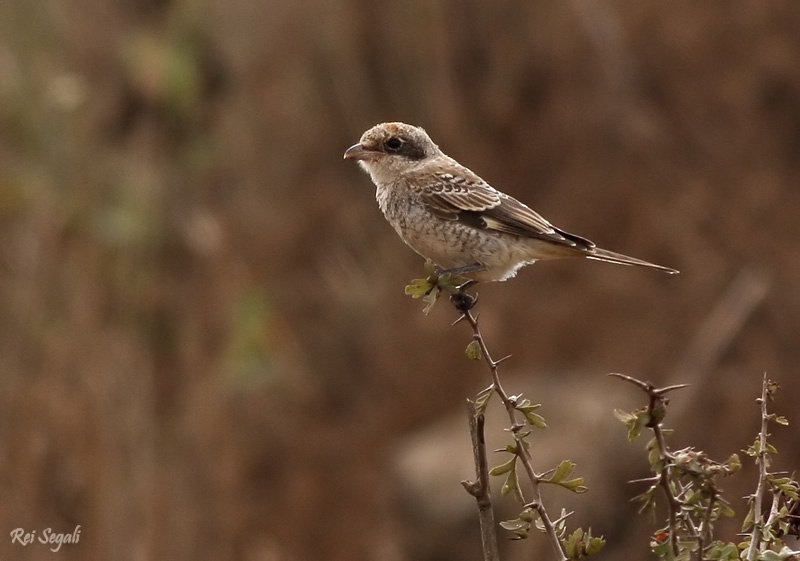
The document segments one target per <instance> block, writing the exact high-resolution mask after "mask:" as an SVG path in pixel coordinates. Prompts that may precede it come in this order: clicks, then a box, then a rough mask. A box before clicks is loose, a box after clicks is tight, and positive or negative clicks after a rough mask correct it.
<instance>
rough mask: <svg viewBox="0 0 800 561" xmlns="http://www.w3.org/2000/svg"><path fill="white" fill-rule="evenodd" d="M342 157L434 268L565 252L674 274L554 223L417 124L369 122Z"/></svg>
mask: <svg viewBox="0 0 800 561" xmlns="http://www.w3.org/2000/svg"><path fill="white" fill-rule="evenodd" d="M344 157H345V158H346V159H350V160H358V163H359V164H360V165H361V167H362V168H363V169H364V170H365V171H366V172H367V173H369V175H370V177H371V178H372V181H373V182H374V183H375V185H376V186H377V192H376V198H377V199H378V205H379V206H380V208H381V210H382V211H383V214H384V216H385V217H386V219H387V220H388V221H389V223H390V224H391V225H392V226H393V227H394V229H395V230H396V231H397V233H398V234H399V235H400V238H402V240H403V241H404V242H406V244H408V245H409V246H410V247H411V249H413V250H414V251H416V252H417V253H419V254H420V255H421V256H423V257H425V258H427V259H430V260H431V261H433V262H434V263H435V264H436V265H437V267H439V272H440V274H443V273H451V274H454V275H460V276H464V277H467V278H469V279H471V280H473V281H480V282H487V281H504V280H506V279H509V278H512V277H513V276H514V275H516V274H517V271H518V270H519V269H520V268H521V267H523V266H525V265H530V264H531V263H534V262H535V261H540V260H546V259H561V258H564V257H587V258H589V259H597V260H599V261H608V262H611V263H619V264H621V265H637V266H641V267H650V268H653V269H659V270H661V271H665V272H667V273H677V272H678V271H676V270H675V269H670V268H668V267H662V266H661V265H655V264H653V263H648V262H647V261H642V260H641V259H636V258H634V257H628V256H627V255H622V254H620V253H614V252H613V251H608V250H605V249H600V248H599V247H596V246H595V244H594V243H592V242H591V241H589V240H587V239H586V238H582V237H580V236H576V235H574V234H570V233H567V232H565V231H563V230H560V229H558V228H556V227H555V226H553V225H552V224H550V223H549V222H548V221H547V220H545V219H544V218H542V217H541V216H540V215H539V214H538V213H536V212H535V211H533V210H531V209H530V208H528V207H527V206H525V205H524V204H522V203H521V202H519V201H518V200H516V199H515V198H513V197H510V196H508V195H506V194H505V193H501V192H500V191H498V190H497V189H495V188H494V187H492V186H491V185H489V184H488V183H486V181H484V180H483V179H481V178H480V177H478V176H477V175H476V174H475V173H474V172H472V171H471V170H470V169H468V168H466V167H464V166H462V165H461V164H459V163H458V162H456V161H455V160H454V159H453V158H451V157H449V156H447V155H445V153H444V152H442V151H441V150H440V149H439V147H438V146H437V145H436V144H434V143H433V141H432V140H431V139H430V137H429V136H428V134H427V133H426V132H425V131H424V130H423V129H421V128H419V127H415V126H412V125H407V124H405V123H382V124H380V125H376V126H374V127H372V128H371V129H369V130H368V131H367V132H365V133H364V134H363V135H362V136H361V141H360V142H359V143H358V144H355V145H354V146H351V147H350V148H348V149H347V151H346V152H345V153H344Z"/></svg>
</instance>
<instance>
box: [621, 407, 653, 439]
mask: <svg viewBox="0 0 800 561" xmlns="http://www.w3.org/2000/svg"><path fill="white" fill-rule="evenodd" d="M614 415H615V416H616V417H617V419H619V420H620V421H622V422H623V423H625V425H626V426H627V427H628V440H629V441H630V442H633V441H634V440H636V438H637V437H638V436H639V434H641V432H642V429H643V428H644V427H646V426H647V425H648V424H649V423H650V421H651V418H650V414H649V413H648V412H647V408H646V407H645V408H641V409H637V410H636V411H634V412H632V413H628V412H626V411H621V410H619V409H615V410H614Z"/></svg>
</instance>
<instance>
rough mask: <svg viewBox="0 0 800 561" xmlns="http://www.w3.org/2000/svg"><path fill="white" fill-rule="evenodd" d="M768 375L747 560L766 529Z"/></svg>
mask: <svg viewBox="0 0 800 561" xmlns="http://www.w3.org/2000/svg"><path fill="white" fill-rule="evenodd" d="M768 385H769V383H768V381H767V375H766V374H764V382H763V384H762V386H761V397H760V398H759V399H758V401H759V403H760V405H761V430H760V431H759V432H758V456H756V463H758V486H757V487H756V493H755V496H754V497H753V531H752V532H751V534H750V547H749V548H748V550H747V561H755V560H756V557H757V556H758V550H759V546H760V545H761V532H762V530H763V529H764V515H763V513H762V511H761V509H762V508H763V502H764V495H765V494H766V492H767V487H768V486H769V481H768V480H767V476H768V472H767V467H768V465H767V425H768V421H769V416H768V415H767V387H768Z"/></svg>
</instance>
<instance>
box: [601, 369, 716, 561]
mask: <svg viewBox="0 0 800 561" xmlns="http://www.w3.org/2000/svg"><path fill="white" fill-rule="evenodd" d="M609 376H615V377H617V378H620V379H622V380H625V381H627V382H630V383H632V384H634V385H636V386H639V387H640V388H641V389H642V390H643V391H644V392H645V393H646V394H647V396H648V398H649V404H648V406H647V416H648V418H649V420H648V422H647V424H646V425H645V426H646V427H647V428H649V429H651V430H652V431H653V435H654V437H655V439H656V445H657V446H658V459H659V461H660V462H661V465H662V466H663V469H662V470H661V472H660V474H659V481H658V484H659V486H660V487H661V488H662V489H663V491H664V496H665V497H666V498H667V520H668V524H669V541H670V546H671V548H672V552H673V554H674V555H675V556H677V555H678V553H679V549H678V535H677V532H676V531H675V530H676V528H677V527H678V516H679V514H680V512H681V502H680V500H679V499H678V497H677V496H675V493H674V492H673V489H672V486H671V485H670V481H669V471H668V470H667V466H670V465H672V464H673V463H674V460H675V458H674V457H673V456H672V454H671V453H670V452H669V449H668V448H667V444H666V442H665V440H664V431H663V430H662V428H661V421H662V420H663V419H664V416H665V415H666V408H667V403H668V401H667V399H666V397H665V394H666V393H667V392H670V391H673V390H677V389H681V388H685V387H686V386H687V385H688V384H676V385H674V386H667V387H664V388H656V387H655V386H654V385H653V384H651V383H649V382H642V381H641V380H637V379H636V378H633V377H631V376H627V375H626V374H619V373H616V372H615V373H612V374H609ZM700 545H702V542H701V543H700ZM701 551H702V550H701Z"/></svg>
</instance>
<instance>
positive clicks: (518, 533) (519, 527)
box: [500, 518, 531, 540]
mask: <svg viewBox="0 0 800 561" xmlns="http://www.w3.org/2000/svg"><path fill="white" fill-rule="evenodd" d="M500 527H501V528H503V529H504V530H508V531H509V532H514V538H513V539H515V540H524V539H525V538H527V537H528V532H529V531H530V529H531V525H530V523H528V522H526V521H525V520H522V519H521V518H515V519H514V520H503V521H501V522H500Z"/></svg>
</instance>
